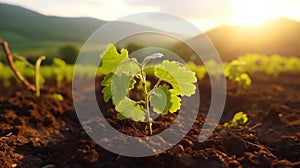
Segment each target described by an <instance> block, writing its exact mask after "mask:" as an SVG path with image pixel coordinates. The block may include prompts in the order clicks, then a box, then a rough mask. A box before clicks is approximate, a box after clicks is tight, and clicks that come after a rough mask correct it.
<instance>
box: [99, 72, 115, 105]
mask: <svg viewBox="0 0 300 168" xmlns="http://www.w3.org/2000/svg"><path fill="white" fill-rule="evenodd" d="M112 77H113V73H109V74H108V75H106V76H105V77H104V79H103V80H102V82H101V85H102V86H105V87H104V88H103V89H102V93H103V99H104V102H106V103H107V102H108V100H109V99H110V97H111V80H112Z"/></svg>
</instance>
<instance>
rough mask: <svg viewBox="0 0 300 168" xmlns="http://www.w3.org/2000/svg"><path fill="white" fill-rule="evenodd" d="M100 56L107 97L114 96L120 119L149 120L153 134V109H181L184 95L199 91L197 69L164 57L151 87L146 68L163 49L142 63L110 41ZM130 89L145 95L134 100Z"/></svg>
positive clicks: (150, 131)
mask: <svg viewBox="0 0 300 168" xmlns="http://www.w3.org/2000/svg"><path fill="white" fill-rule="evenodd" d="M100 57H101V60H102V61H101V64H100V69H101V71H102V73H103V74H104V75H106V76H105V77H104V79H103V81H102V86H103V87H104V88H103V90H102V93H103V96H104V101H105V102H108V101H109V100H110V99H112V103H113V104H114V106H115V110H116V111H117V112H118V113H117V118H118V119H120V120H123V119H126V118H130V119H132V120H134V121H142V122H147V130H148V133H149V134H150V135H152V122H153V119H152V118H151V116H150V110H151V109H152V110H153V112H155V113H157V114H161V115H165V114H168V113H169V112H170V113H174V112H176V111H178V110H179V109H180V106H181V103H180V102H181V97H182V96H191V95H193V94H195V90H196V86H195V84H194V83H195V82H196V81H197V79H196V77H195V73H194V72H192V71H190V70H189V69H187V68H186V67H185V66H182V65H181V64H180V63H179V62H176V61H168V60H164V61H162V62H161V63H160V64H156V65H155V66H154V76H155V77H157V78H158V80H157V82H156V84H155V85H154V86H153V87H152V88H151V86H150V85H149V82H147V73H146V72H145V69H146V68H149V66H148V63H149V61H150V60H152V59H158V58H161V57H163V54H161V53H155V54H153V55H150V56H147V57H145V58H144V60H143V61H142V62H141V63H140V62H138V61H137V59H135V58H129V57H128V51H127V50H125V49H122V50H121V53H118V51H117V49H116V47H115V46H114V45H112V44H109V45H108V46H107V48H106V51H104V52H103V53H102V54H101V56H100ZM148 75H149V74H148ZM137 80H138V81H137ZM167 83H168V84H167ZM138 85H140V86H138ZM135 86H136V88H137V89H136V90H134V88H135ZM129 91H132V92H138V91H140V92H142V95H143V96H139V97H141V98H142V99H141V100H138V101H135V100H132V99H131V98H130V97H129V96H128V92H129Z"/></svg>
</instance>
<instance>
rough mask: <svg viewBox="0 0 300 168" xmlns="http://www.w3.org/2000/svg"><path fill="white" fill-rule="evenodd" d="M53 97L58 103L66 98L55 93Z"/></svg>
mask: <svg viewBox="0 0 300 168" xmlns="http://www.w3.org/2000/svg"><path fill="white" fill-rule="evenodd" d="M51 97H52V98H53V99H55V100H57V101H63V100H64V97H63V95H61V94H59V93H53V94H52V95H51Z"/></svg>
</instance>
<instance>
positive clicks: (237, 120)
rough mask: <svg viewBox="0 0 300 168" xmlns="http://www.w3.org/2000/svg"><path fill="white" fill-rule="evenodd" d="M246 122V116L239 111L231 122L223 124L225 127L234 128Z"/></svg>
mask: <svg viewBox="0 0 300 168" xmlns="http://www.w3.org/2000/svg"><path fill="white" fill-rule="evenodd" d="M247 122H248V116H247V114H245V113H244V112H242V111H240V112H238V113H236V114H235V115H234V116H233V118H232V120H231V122H226V123H224V126H225V127H235V126H242V125H245V124H246V123H247Z"/></svg>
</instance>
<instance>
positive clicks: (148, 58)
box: [142, 53, 164, 65]
mask: <svg viewBox="0 0 300 168" xmlns="http://www.w3.org/2000/svg"><path fill="white" fill-rule="evenodd" d="M163 56H164V55H163V54H162V53H154V54H152V55H149V56H147V57H145V58H144V60H143V62H142V64H143V65H145V64H147V63H148V61H150V60H151V59H157V58H161V57H163Z"/></svg>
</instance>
